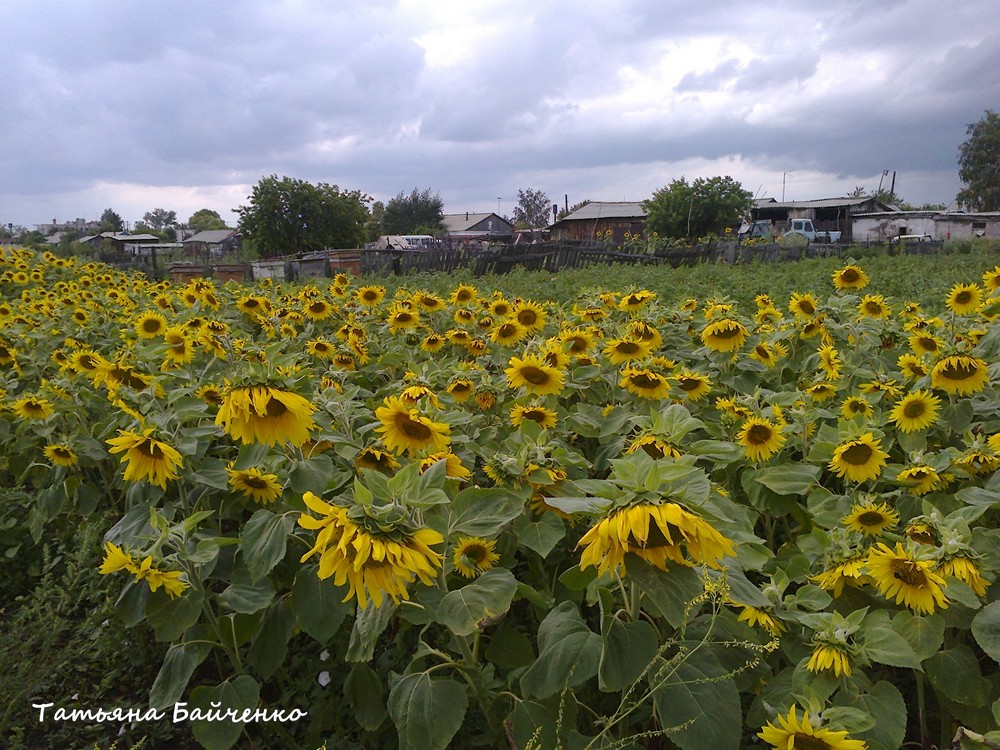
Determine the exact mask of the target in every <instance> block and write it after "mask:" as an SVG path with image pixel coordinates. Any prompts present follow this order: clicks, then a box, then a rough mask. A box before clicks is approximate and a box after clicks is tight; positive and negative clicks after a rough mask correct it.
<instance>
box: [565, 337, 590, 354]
mask: <svg viewBox="0 0 1000 750" xmlns="http://www.w3.org/2000/svg"><path fill="white" fill-rule="evenodd" d="M569 350H570V351H571V352H572V353H573V354H579V353H580V352H584V351H587V339H585V338H583V336H575V337H573V338H572V339H570V344H569Z"/></svg>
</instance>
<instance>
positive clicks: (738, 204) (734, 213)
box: [643, 175, 753, 237]
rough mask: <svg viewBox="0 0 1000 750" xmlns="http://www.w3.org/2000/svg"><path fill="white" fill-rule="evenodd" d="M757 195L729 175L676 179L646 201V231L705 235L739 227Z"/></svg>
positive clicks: (688, 235) (685, 235)
mask: <svg viewBox="0 0 1000 750" xmlns="http://www.w3.org/2000/svg"><path fill="white" fill-rule="evenodd" d="M752 202H753V194H752V193H751V192H750V191H748V190H744V189H743V186H742V185H741V184H740V183H739V182H737V181H736V180H734V179H733V178H732V177H729V176H728V175H727V176H725V177H710V178H708V179H705V178H704V177H698V178H697V179H695V181H694V182H692V183H690V184H688V181H687V179H686V178H684V177H681V178H680V179H677V180H674V181H673V182H671V183H670V184H669V185H667V186H665V187H662V188H660V189H659V190H657V191H656V192H655V193H653V197H652V198H650V199H649V200H646V201H643V207H644V208H645V209H646V211H647V212H648V216H647V218H646V232H647V234H652V233H654V232H656V233H658V234H659V235H660V236H662V237H702V236H706V235H711V234H716V235H718V234H722V233H724V232H725V230H726V229H727V228H732V227H734V226H738V225H739V223H740V221H741V219H742V218H743V217H744V216H745V215H746V214H747V213H748V212H749V210H750V206H751V205H752Z"/></svg>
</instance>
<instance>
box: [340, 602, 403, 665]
mask: <svg viewBox="0 0 1000 750" xmlns="http://www.w3.org/2000/svg"><path fill="white" fill-rule="evenodd" d="M396 608H397V607H396V604H395V603H394V602H393V601H391V600H388V599H386V600H383V601H382V606H381V607H376V606H375V605H374V604H373V603H371V602H369V603H368V606H367V607H366V608H365V609H361V608H360V607H358V614H357V616H356V617H355V618H354V628H353V629H352V630H351V641H350V643H348V644H347V656H345V657H344V658H345V659H346V660H347V661H371V658H372V656H374V655H375V644H376V643H377V642H378V639H379V636H380V635H382V633H383V632H384V631H385V629H386V627H388V625H389V621H390V620H391V619H392V616H393V614H394V613H395V612H396Z"/></svg>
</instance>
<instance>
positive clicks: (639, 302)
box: [618, 289, 656, 312]
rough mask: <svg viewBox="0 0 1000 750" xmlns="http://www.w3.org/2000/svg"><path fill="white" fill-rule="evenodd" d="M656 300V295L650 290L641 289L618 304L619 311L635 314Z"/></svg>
mask: <svg viewBox="0 0 1000 750" xmlns="http://www.w3.org/2000/svg"><path fill="white" fill-rule="evenodd" d="M654 299H656V294H655V293H654V292H651V291H649V290H648V289H640V290H639V291H638V292H632V293H631V294H626V295H625V296H624V297H622V298H621V301H620V302H619V303H618V309H619V310H621V311H622V312H635V311H636V310H639V309H640V308H642V307H643V306H644V305H645V304H646V303H647V302H650V301H652V300H654Z"/></svg>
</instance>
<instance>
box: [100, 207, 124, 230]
mask: <svg viewBox="0 0 1000 750" xmlns="http://www.w3.org/2000/svg"><path fill="white" fill-rule="evenodd" d="M100 222H101V226H100V230H101V231H102V232H120V231H122V230H123V229H125V222H124V221H122V217H121V216H119V215H118V214H117V213H115V212H114V211H112V210H111V209H110V208H106V209H104V213H103V214H101V219H100Z"/></svg>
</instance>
